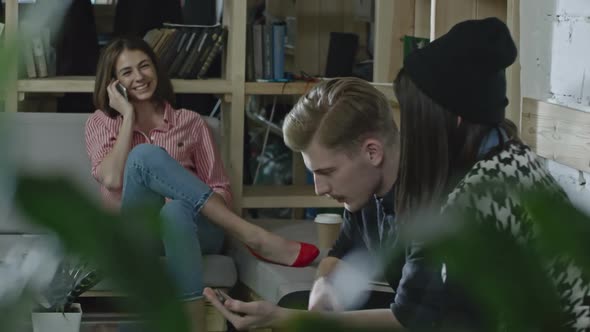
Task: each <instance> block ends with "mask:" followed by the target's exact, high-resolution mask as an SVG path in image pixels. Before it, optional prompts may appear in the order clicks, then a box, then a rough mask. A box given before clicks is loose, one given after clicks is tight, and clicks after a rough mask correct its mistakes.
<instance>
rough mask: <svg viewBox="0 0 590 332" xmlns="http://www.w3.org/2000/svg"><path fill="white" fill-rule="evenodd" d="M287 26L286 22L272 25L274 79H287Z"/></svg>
mask: <svg viewBox="0 0 590 332" xmlns="http://www.w3.org/2000/svg"><path fill="white" fill-rule="evenodd" d="M286 33H287V26H286V25H285V22H276V23H273V24H272V78H273V79H274V80H281V79H283V78H285V36H286Z"/></svg>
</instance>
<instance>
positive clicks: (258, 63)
mask: <svg viewBox="0 0 590 332" xmlns="http://www.w3.org/2000/svg"><path fill="white" fill-rule="evenodd" d="M263 32H264V30H263V25H262V24H254V25H253V26H252V39H253V43H252V47H253V50H252V53H253V58H254V78H255V79H261V78H264V44H263V42H262V40H263V38H264V36H263Z"/></svg>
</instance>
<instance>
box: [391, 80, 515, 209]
mask: <svg viewBox="0 0 590 332" xmlns="http://www.w3.org/2000/svg"><path fill="white" fill-rule="evenodd" d="M394 91H395V94H396V97H397V99H398V102H399V105H400V109H401V117H400V127H401V128H400V129H401V131H400V141H401V142H400V147H401V152H400V166H399V176H398V180H397V191H396V210H397V214H398V215H399V216H400V217H401V218H400V220H403V219H405V218H404V215H408V214H412V213H413V212H418V209H420V208H422V207H424V208H432V207H436V206H439V205H438V204H439V203H440V201H441V200H442V199H444V196H446V194H448V193H449V191H450V190H451V189H452V188H453V187H454V185H456V183H457V182H458V181H459V180H460V179H461V178H462V177H463V176H464V175H465V174H466V172H467V171H468V170H469V169H470V168H471V167H473V165H474V164H475V163H476V162H477V160H478V152H479V148H480V146H481V143H482V141H483V140H484V139H485V138H486V137H487V135H488V134H489V133H490V132H491V131H492V130H498V129H503V130H504V132H505V133H506V134H507V136H508V140H518V135H517V128H516V126H515V125H514V124H513V123H512V122H510V121H509V120H505V121H504V122H502V123H500V124H498V125H484V124H475V123H470V122H468V121H466V120H465V119H461V120H459V119H458V117H457V116H456V115H454V114H453V113H451V112H449V111H448V110H446V109H445V108H443V107H442V106H440V105H438V104H437V103H436V102H434V101H433V100H432V99H431V98H430V97H428V96H427V95H425V94H424V93H423V92H422V91H420V89H419V88H418V87H417V86H416V85H415V84H414V83H413V82H412V80H411V79H410V77H409V76H408V75H407V74H406V73H405V72H404V70H403V69H402V70H401V71H400V72H399V74H398V76H397V77H396V79H395V81H394ZM500 136H502V135H500ZM500 143H501V144H500V146H502V145H503V143H505V142H504V139H503V138H502V137H501V141H500ZM490 153H493V152H492V151H491V152H490Z"/></svg>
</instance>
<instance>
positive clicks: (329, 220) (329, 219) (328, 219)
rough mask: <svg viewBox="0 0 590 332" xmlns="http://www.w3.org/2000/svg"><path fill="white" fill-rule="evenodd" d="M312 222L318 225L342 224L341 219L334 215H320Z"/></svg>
mask: <svg viewBox="0 0 590 332" xmlns="http://www.w3.org/2000/svg"><path fill="white" fill-rule="evenodd" d="M314 221H315V222H317V223H319V224H339V223H341V222H342V217H341V216H340V215H339V214H336V213H320V214H318V215H317V216H316V217H315V220H314Z"/></svg>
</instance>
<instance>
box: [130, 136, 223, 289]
mask: <svg viewBox="0 0 590 332" xmlns="http://www.w3.org/2000/svg"><path fill="white" fill-rule="evenodd" d="M212 194H213V191H212V190H211V188H209V186H208V185H207V184H205V183H204V182H203V181H201V180H200V179H199V178H198V177H196V176H195V175H194V174H193V173H191V172H189V171H188V170H186V169H185V168H184V167H182V166H181V165H180V164H179V163H178V162H177V161H176V160H174V159H173V158H172V157H171V156H170V155H169V154H168V153H167V152H166V150H164V149H163V148H161V147H158V146H155V145H151V144H140V145H137V146H136V147H134V148H133V149H132V150H131V151H130V152H129V155H128V157H127V163H126V164H125V172H124V179H123V194H122V202H121V212H122V213H123V214H125V213H126V212H129V211H133V209H135V208H138V207H141V206H145V205H146V204H148V205H151V206H157V207H161V209H160V216H161V219H162V223H163V224H162V227H161V228H162V242H163V244H164V249H165V251H166V264H167V267H168V270H169V271H170V273H171V276H172V278H173V279H174V281H175V282H176V285H177V289H178V290H179V292H180V294H179V296H180V298H181V299H182V300H184V301H191V300H195V299H199V298H201V297H202V296H203V288H204V285H203V257H202V255H203V254H214V253H219V252H220V251H221V248H222V246H223V237H224V234H223V230H222V229H221V228H220V227H218V226H217V225H215V224H213V223H211V222H210V221H209V220H207V218H205V217H204V216H203V215H201V214H200V213H199V211H200V210H201V208H202V206H203V205H204V204H205V202H207V200H208V199H209V197H211V195H212ZM165 198H169V199H170V200H169V201H168V202H166V201H165Z"/></svg>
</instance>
